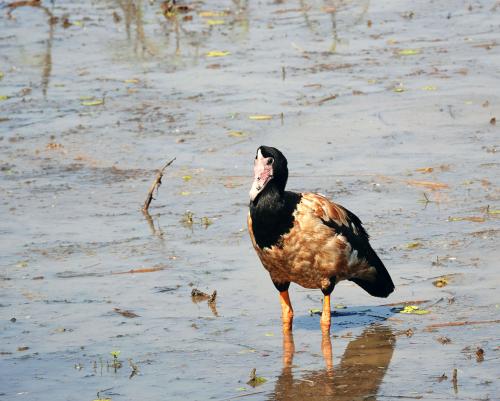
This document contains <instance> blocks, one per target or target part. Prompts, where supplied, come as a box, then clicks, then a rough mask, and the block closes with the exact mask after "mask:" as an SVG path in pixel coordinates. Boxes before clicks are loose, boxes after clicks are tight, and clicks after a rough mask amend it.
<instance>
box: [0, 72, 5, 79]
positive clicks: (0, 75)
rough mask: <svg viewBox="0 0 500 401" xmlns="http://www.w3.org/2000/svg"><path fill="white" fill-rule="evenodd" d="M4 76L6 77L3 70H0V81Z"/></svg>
mask: <svg viewBox="0 0 500 401" xmlns="http://www.w3.org/2000/svg"><path fill="white" fill-rule="evenodd" d="M3 77H4V73H3V72H2V71H0V81H1V80H2V78H3Z"/></svg>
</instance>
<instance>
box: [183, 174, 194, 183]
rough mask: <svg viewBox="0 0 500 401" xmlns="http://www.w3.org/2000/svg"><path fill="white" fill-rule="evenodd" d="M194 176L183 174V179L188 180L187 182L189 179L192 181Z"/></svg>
mask: <svg viewBox="0 0 500 401" xmlns="http://www.w3.org/2000/svg"><path fill="white" fill-rule="evenodd" d="M192 178H193V177H191V176H190V175H183V176H182V179H183V180H184V181H186V182H187V181H190V180H191V179H192Z"/></svg>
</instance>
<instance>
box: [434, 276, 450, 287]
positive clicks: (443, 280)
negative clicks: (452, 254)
mask: <svg viewBox="0 0 500 401" xmlns="http://www.w3.org/2000/svg"><path fill="white" fill-rule="evenodd" d="M432 284H434V286H436V287H438V288H442V287H446V286H447V285H448V278H447V277H446V276H443V277H440V278H438V279H437V280H434V281H433V282H432Z"/></svg>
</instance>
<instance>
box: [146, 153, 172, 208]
mask: <svg viewBox="0 0 500 401" xmlns="http://www.w3.org/2000/svg"><path fill="white" fill-rule="evenodd" d="M175 159H176V158H175V157H174V158H173V159H172V160H170V161H169V162H168V163H167V164H165V165H164V166H163V167H162V168H161V170H158V172H157V173H156V177H155V179H154V181H153V183H152V184H151V186H150V187H149V191H148V195H147V196H146V200H145V201H144V205H143V206H142V211H143V212H147V211H148V209H149V204H150V203H151V201H152V200H153V193H154V191H155V189H156V191H158V188H160V185H161V178H162V177H163V172H164V171H165V169H166V168H167V167H168V166H170V165H171V164H172V163H173V162H174V160H175Z"/></svg>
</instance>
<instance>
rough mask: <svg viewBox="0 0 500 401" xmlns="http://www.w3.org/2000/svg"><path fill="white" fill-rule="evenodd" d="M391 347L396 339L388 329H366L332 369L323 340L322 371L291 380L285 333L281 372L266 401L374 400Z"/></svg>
mask: <svg viewBox="0 0 500 401" xmlns="http://www.w3.org/2000/svg"><path fill="white" fill-rule="evenodd" d="M394 346H395V336H394V334H393V332H392V330H391V329H390V328H388V327H386V326H369V327H367V328H366V329H365V330H364V331H363V333H362V334H361V335H360V336H358V337H357V338H355V339H354V340H352V341H351V342H350V343H349V344H348V346H347V348H346V350H345V352H344V355H343V356H342V359H341V361H340V364H339V365H338V366H336V367H333V358H332V343H331V339H330V337H329V336H324V337H323V340H322V343H321V350H322V353H323V357H324V359H325V369H322V370H318V371H314V372H309V373H306V374H304V375H303V376H301V377H294V374H293V356H294V353H295V345H294V341H293V334H292V333H291V332H289V333H284V334H283V371H282V373H281V375H280V376H279V378H278V381H277V382H276V386H275V389H274V392H273V394H271V396H270V397H269V398H268V400H273V401H274V400H276V401H277V400H280V401H281V400H287V401H294V400H297V401H299V400H308V401H314V400H325V399H335V400H337V401H338V400H345V401H347V400H349V401H356V400H365V401H366V400H375V399H376V394H377V392H378V388H379V386H380V384H381V383H382V380H383V378H384V375H385V373H386V371H387V368H388V367H389V363H390V362H391V358H392V354H393V351H394Z"/></svg>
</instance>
